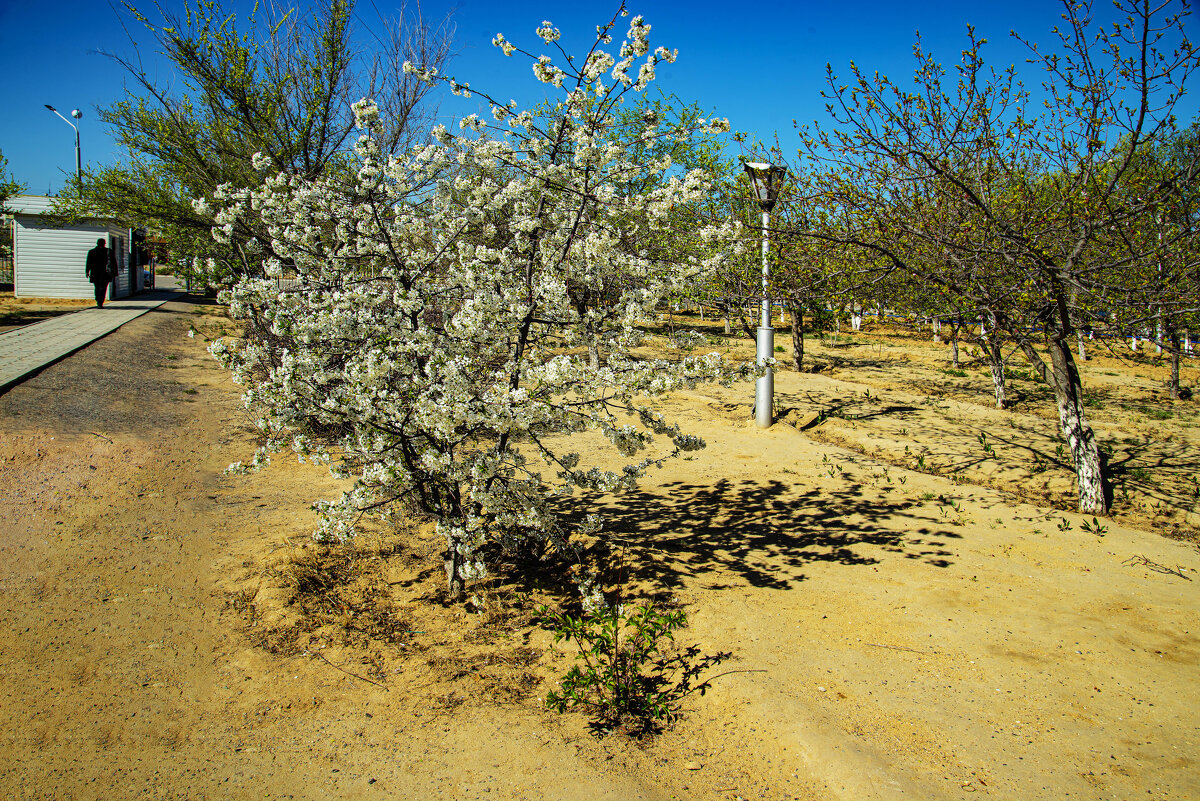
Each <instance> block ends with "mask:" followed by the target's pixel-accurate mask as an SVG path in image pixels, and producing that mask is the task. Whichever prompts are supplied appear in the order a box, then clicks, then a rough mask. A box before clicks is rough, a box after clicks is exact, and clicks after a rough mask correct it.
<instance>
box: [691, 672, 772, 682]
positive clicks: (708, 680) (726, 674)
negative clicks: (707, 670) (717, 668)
mask: <svg viewBox="0 0 1200 801" xmlns="http://www.w3.org/2000/svg"><path fill="white" fill-rule="evenodd" d="M766 672H767V671H766V669H765V668H754V669H747V670H727V671H725V672H724V673H718V674H717V675H715V676H713V677H712V678H708V679H705V680H704V683H705V684H708V683H709V682H713V681H716V680H717V679H719V678H721V677H722V676H729V675H732V674H734V673H766Z"/></svg>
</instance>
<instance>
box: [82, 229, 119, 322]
mask: <svg viewBox="0 0 1200 801" xmlns="http://www.w3.org/2000/svg"><path fill="white" fill-rule="evenodd" d="M83 274H84V275H86V276H87V279H88V280H89V281H91V282H92V286H94V287H95V288H96V308H97V309H103V308H104V298H105V296H106V295H108V285H109V283H110V282H111V281H112V280H113V279H114V278H116V277H117V257H116V255H114V254H113V252H112V251H111V250H109V249H108V245H107V244H106V243H105V240H104V237H101V238H99V239H97V240H96V247H94V248H92V249H91V250H89V251H88V254H87V267H86V268H85V269H84V271H83Z"/></svg>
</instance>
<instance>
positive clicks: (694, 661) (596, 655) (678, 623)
mask: <svg viewBox="0 0 1200 801" xmlns="http://www.w3.org/2000/svg"><path fill="white" fill-rule="evenodd" d="M541 613H542V619H543V620H544V621H545V622H546V623H547V624H549V625H550V626H551V627H552V628H553V629H554V642H555V643H559V642H562V641H564V640H569V641H571V642H573V643H575V645H576V646H577V647H578V649H579V652H578V654H576V659H577V663H576V664H575V665H572V666H571V669H570V670H569V671H567V674H566V675H565V676H564V677H563V679H562V682H561V684H560V686H559V689H558V690H557V691H551V692H549V693H547V695H546V705H547V706H548V707H550V708H551V709H553V710H555V711H556V712H566V711H567V710H570V709H576V708H582V709H583V710H585V711H586V712H588V713H589V714H590V715H592V718H593V720H592V725H593V727H594V728H596V729H597V730H600V731H604V732H611V731H616V730H624V731H628V732H631V733H634V734H643V733H647V732H651V731H655V730H657V729H659V728H661V726H662V725H663V724H664V723H668V722H670V721H671V720H672V719H674V718H675V716H676V715H677V713H678V709H679V702H680V701H681V700H682V699H683V698H684V697H686V696H688V695H690V694H691V693H693V692H696V691H699V692H700V694H701V695H703V694H704V692H705V690H707V689H708V686H709V681H710V680H706V681H703V682H700V683H698V684H697V683H695V681H696V679H697V678H698V677H699V675H700V674H701V672H703V671H704V670H706V669H707V668H709V667H712V666H714V665H717V664H719V663H720V662H722V661H724V660H725V659H727V658H729V656H730V654H729V653H728V652H724V653H718V654H715V655H706V656H703V657H699V654H700V650H699V648H697V647H696V646H690V647H688V648H685V649H683V650H682V651H676V650H675V649H673V648H672V647H671V645H670V643H673V642H674V639H675V636H674V635H675V631H676V630H677V629H680V628H682V627H684V626H685V625H687V616H686V615H685V614H684V613H683V611H682V610H678V609H674V610H666V611H664V610H659V609H656V608H655V607H654V605H653V604H649V605H646V606H641V607H638V608H636V609H631V610H628V611H626V610H624V609H622V608H621V607H619V606H615V605H613V606H603V607H600V608H598V609H595V610H594V611H591V612H584V614H583V615H581V616H579V617H575V616H573V615H570V614H567V613H551V612H548V611H547V610H546V609H542V610H541ZM698 657H699V658H698Z"/></svg>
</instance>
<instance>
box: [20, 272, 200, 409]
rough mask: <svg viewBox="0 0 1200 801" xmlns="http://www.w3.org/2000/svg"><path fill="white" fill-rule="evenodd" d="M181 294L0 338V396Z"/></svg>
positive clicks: (121, 304) (162, 293) (154, 295)
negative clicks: (47, 367) (45, 368)
mask: <svg viewBox="0 0 1200 801" xmlns="http://www.w3.org/2000/svg"><path fill="white" fill-rule="evenodd" d="M181 294H182V293H180V292H178V291H176V290H173V289H156V290H152V291H150V292H143V293H141V294H140V295H135V296H134V297H132V298H123V299H121V300H109V301H106V302H105V303H104V308H103V309H97V308H91V309H83V310H82V311H77V312H72V313H71V314H60V315H59V316H58V317H51V318H50V319H49V320H42V321H41V322H40V323H32V324H30V325H26V326H22V327H21V328H17V329H15V330H13V331H8V332H6V333H3V334H0V392H3V391H4V390H6V389H8V388H9V387H11V386H13V385H14V384H18V383H20V382H21V381H22V380H24V379H25V378H26V377H27V376H30V375H33V374H34V373H36V372H38V371H39V370H41V369H42V368H43V367H46V366H48V365H51V364H54V363H55V362H56V361H58V360H59V359H61V358H63V357H65V356H70V355H71V354H72V353H74V352H75V351H77V350H79V349H80V348H82V347H85V346H87V345H90V344H92V343H93V342H95V341H96V340H97V339H100V338H101V337H103V336H105V335H107V334H110V333H112V332H113V331H116V330H117V329H118V328H120V327H121V326H123V325H125V323H127V322H129V321H130V320H133V319H135V318H137V317H141V316H142V315H143V314H145V313H146V312H148V311H150V310H151V309H157V308H158V307H159V306H161V305H163V304H164V303H166V302H167V301H169V300H171V299H172V298H175V297H180V296H181Z"/></svg>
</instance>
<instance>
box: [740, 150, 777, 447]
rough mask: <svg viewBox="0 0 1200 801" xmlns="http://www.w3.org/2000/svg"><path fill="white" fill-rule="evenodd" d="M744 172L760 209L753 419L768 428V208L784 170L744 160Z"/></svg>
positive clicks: (771, 334)
mask: <svg viewBox="0 0 1200 801" xmlns="http://www.w3.org/2000/svg"><path fill="white" fill-rule="evenodd" d="M744 166H745V168H746V172H747V173H749V174H750V181H751V183H752V184H753V186H754V193H755V195H756V196H757V198H758V205H759V207H760V208H761V209H762V319H761V321H760V323H759V326H758V339H757V347H756V350H755V356H756V358H757V361H758V366H759V368H760V369H763V370H764V373H763V375H762V376H760V377H759V379H758V380H757V381H756V382H755V383H754V422H756V423H757V424H758V427H759V428H770V427H771V424H772V423H773V422H775V417H774V409H775V374H774V373H773V372H772V370H771V367H770V366H769V365H768V364H767V360H768V359H770V358H772V357H773V356H774V354H775V329H774V328H772V327H771V297H770V295H769V294H768V285H769V283H770V280H771V262H770V260H769V248H770V236H769V232H770V230H771V209H773V208H775V201H776V200H778V199H779V187H780V184H782V183H783V176H785V175H786V174H787V170H785V169H784V168H783V167H777V166H775V165H774V164H764V163H762V162H754V161H751V162H747V163H746V164H745V165H744Z"/></svg>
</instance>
